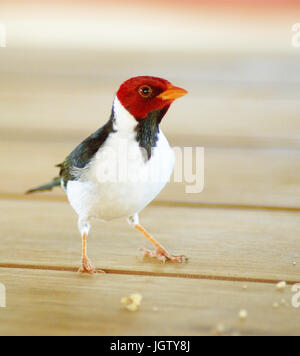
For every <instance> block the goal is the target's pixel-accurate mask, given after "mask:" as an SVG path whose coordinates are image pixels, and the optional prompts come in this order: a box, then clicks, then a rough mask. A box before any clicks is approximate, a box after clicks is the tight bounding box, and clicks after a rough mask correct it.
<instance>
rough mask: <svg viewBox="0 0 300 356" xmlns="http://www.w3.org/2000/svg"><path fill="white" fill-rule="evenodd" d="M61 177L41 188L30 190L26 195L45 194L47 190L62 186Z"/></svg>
mask: <svg viewBox="0 0 300 356" xmlns="http://www.w3.org/2000/svg"><path fill="white" fill-rule="evenodd" d="M60 180H61V178H60V177H57V178H54V179H53V181H52V182H50V183H47V184H44V185H41V186H40V187H37V188H33V189H30V190H28V191H27V192H26V193H25V194H31V193H36V192H44V191H46V190H52V188H54V187H58V186H59V185H60Z"/></svg>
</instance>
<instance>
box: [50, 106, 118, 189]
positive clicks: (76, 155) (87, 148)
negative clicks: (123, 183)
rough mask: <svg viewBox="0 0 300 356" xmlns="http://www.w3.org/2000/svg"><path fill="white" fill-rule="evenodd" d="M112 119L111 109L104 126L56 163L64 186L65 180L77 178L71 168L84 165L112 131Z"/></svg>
mask: <svg viewBox="0 0 300 356" xmlns="http://www.w3.org/2000/svg"><path fill="white" fill-rule="evenodd" d="M113 121H114V114H113V111H112V113H111V116H110V119H109V121H108V122H107V123H106V124H105V125H104V126H102V127H101V128H100V129H99V130H97V131H96V132H94V133H93V134H92V135H91V136H89V137H88V138H86V139H85V140H84V141H83V142H81V143H80V144H79V145H78V146H77V147H76V148H75V149H74V150H73V151H72V152H71V153H70V154H69V156H68V157H67V158H66V159H65V161H64V162H63V163H61V164H59V165H57V167H59V168H60V172H59V175H60V177H61V178H62V179H63V182H64V186H66V183H67V181H69V180H76V179H77V178H78V177H76V176H74V175H73V174H72V168H84V167H86V166H87V165H88V164H89V162H90V161H91V159H92V158H93V157H94V155H95V154H96V153H97V152H98V150H99V148H100V147H101V146H102V145H103V143H104V142H105V140H106V139H107V137H108V136H109V135H110V134H111V133H112V132H114V129H113Z"/></svg>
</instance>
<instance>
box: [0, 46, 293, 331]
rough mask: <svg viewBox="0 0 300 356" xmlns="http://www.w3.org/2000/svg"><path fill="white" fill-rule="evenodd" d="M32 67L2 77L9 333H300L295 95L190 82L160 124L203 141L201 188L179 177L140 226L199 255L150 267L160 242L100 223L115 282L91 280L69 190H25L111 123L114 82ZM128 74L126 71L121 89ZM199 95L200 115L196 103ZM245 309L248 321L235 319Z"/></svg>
mask: <svg viewBox="0 0 300 356" xmlns="http://www.w3.org/2000/svg"><path fill="white" fill-rule="evenodd" d="M5 56H7V58H4V59H3V58H2V61H3V65H4V67H2V68H4V70H7V68H9V66H10V65H11V63H10V61H9V58H10V57H9V52H7V53H6V55H5ZM12 56H13V58H15V60H16V61H18V59H17V58H16V57H15V56H14V54H12ZM34 56H35V54H34ZM34 56H33V57H34ZM34 58H35V57H34ZM228 60H229V59H228ZM0 61H1V59H0ZM195 62H196V59H195ZM0 64H1V63H0ZM106 64H107V65H108V63H106ZM44 65H45V66H46V64H44ZM195 65H196V64H195ZM31 68H32V71H33V74H32V75H31V76H30V75H29V74H22V75H20V76H18V75H17V74H12V75H11V76H10V75H9V74H7V73H6V74H5V75H4V74H3V73H2V74H3V78H4V79H3V80H1V81H0V87H1V91H0V100H1V105H0V114H1V119H0V138H1V142H0V163H1V164H0V176H1V180H0V232H1V244H0V283H3V284H4V285H5V286H6V292H7V298H6V299H7V308H6V309H2V308H0V334H1V335H11V334H13V335H20V334H26V335H48V334H50V335H89V334H90V335H137V334H138V335H215V334H217V333H218V331H217V329H218V328H219V329H220V325H223V327H224V331H223V332H222V334H226V335H237V334H240V335H287V334H289V335H299V334H300V308H298V309H296V308H294V307H293V306H292V304H291V299H292V292H291V287H292V285H293V284H295V283H297V282H298V283H300V215H299V213H300V202H299V196H300V181H299V176H300V151H299V148H300V145H299V138H300V126H299V115H300V106H299V98H298V99H297V100H296V98H295V94H294V92H290V91H289V90H286V91H284V88H282V87H281V88H279V87H278V86H274V87H269V86H267V85H262V84H260V83H256V84H255V83H254V84H253V83H252V86H251V87H250V86H249V88H250V89H251V90H250V89H249V90H250V92H244V91H243V90H241V87H239V88H237V87H235V86H234V85H231V86H230V85H229V87H230V88H232V91H231V93H230V94H228V92H226V90H225V85H223V87H222V86H221V87H220V86H215V88H216V91H213V90H212V86H211V87H210V88H211V89H209V90H208V92H205V94H204V87H203V86H202V87H201V85H202V84H199V85H197V83H195V82H193V81H191V82H189V81H188V80H187V81H186V83H185V84H186V85H184V83H183V84H182V86H186V87H187V88H189V85H190V86H191V89H193V88H196V89H195V91H193V90H191V93H190V96H189V97H188V96H187V100H186V101H184V100H182V101H181V102H178V104H177V103H176V104H175V105H174V108H172V110H171V111H170V113H169V115H168V117H167V118H166V122H165V123H164V130H165V132H166V134H167V135H168V132H169V131H170V135H168V136H170V141H171V143H172V144H173V145H179V146H182V147H183V146H195V145H200V146H205V189H204V191H203V192H202V193H201V194H185V191H184V185H183V184H175V183H170V184H169V185H168V187H166V189H165V190H164V191H163V192H162V193H161V194H160V196H159V197H158V198H157V199H156V200H155V202H154V203H153V204H151V205H150V206H149V207H147V208H146V209H145V210H144V211H143V212H142V214H141V221H142V223H143V224H144V225H145V227H146V228H147V229H148V230H149V231H151V232H152V234H154V235H155V236H156V237H157V238H158V239H159V241H160V242H161V243H163V244H164V245H165V246H166V247H168V249H169V250H170V251H172V253H174V254H182V253H184V254H186V255H188V256H189V257H190V261H189V262H188V263H187V264H184V265H172V264H170V263H166V264H165V265H162V264H160V263H158V262H155V261H152V260H149V259H143V258H142V257H141V256H140V255H139V252H138V248H139V247H150V246H149V245H148V243H147V241H146V240H143V238H142V237H141V236H140V235H139V234H138V233H137V232H136V231H134V230H133V229H132V228H130V227H129V226H128V225H127V223H126V221H124V220H117V221H114V222H111V223H101V222H98V221H95V222H94V223H93V229H92V232H91V235H90V238H89V241H88V248H89V255H90V258H91V259H92V260H93V262H94V264H95V265H97V267H98V268H101V269H104V270H105V271H106V272H107V274H106V275H95V276H82V275H79V274H78V273H76V270H77V268H78V264H79V260H80V252H81V241H80V236H79V234H78V232H77V226H76V215H75V213H74V212H73V210H72V209H71V207H70V206H69V205H68V203H67V201H66V198H65V197H64V195H63V194H62V192H61V191H60V190H59V189H57V190H55V191H54V192H52V193H45V194H41V195H35V196H29V197H28V196H25V195H24V194H23V193H24V191H25V190H26V189H28V188H31V187H33V186H35V185H38V184H39V183H45V182H47V180H48V179H49V178H50V179H51V178H52V177H54V176H55V175H56V174H57V171H56V169H55V168H54V165H55V164H57V163H60V162H61V161H62V160H63V159H64V158H65V156H66V155H67V154H68V153H69V152H70V150H71V149H72V148H73V147H74V146H75V145H76V144H77V143H78V142H79V141H80V140H81V139H83V138H84V137H85V136H86V135H87V134H88V133H89V132H91V131H93V130H95V129H96V128H97V127H98V126H100V125H101V124H102V123H103V122H104V118H103V115H104V113H107V112H108V111H109V106H110V104H111V99H112V93H113V90H114V89H115V88H114V87H112V86H111V85H108V84H106V82H105V81H104V84H103V86H102V87H101V86H100V84H99V83H100V82H101V80H102V79H101V80H100V79H99V78H98V79H99V80H98V79H97V80H96V79H95V78H94V77H92V76H89V75H88V76H86V77H83V76H82V77H80V76H78V77H76V76H74V77H71V76H60V75H59V74H56V76H55V75H54V74H53V75H51V73H50V74H49V75H44V76H43V75H42V74H41V73H35V74H34V68H33V67H31ZM38 70H39V68H37V69H36V71H37V72H38ZM20 71H22V68H21V69H20ZM51 71H54V69H53V68H51V69H50V72H51ZM125 72H126V71H125ZM56 73H59V69H57V71H56ZM174 73H175V72H174ZM2 74H1V75H2ZM122 74H123V73H122ZM77 75H78V73H77ZM83 78H85V79H83ZM104 78H105V77H104ZM123 79H125V78H123ZM175 79H176V78H175ZM121 80H122V75H121V74H118V73H117V74H116V77H115V78H114V79H113V81H114V82H115V83H114V84H115V85H117V83H118V81H121ZM106 81H108V80H107V79H106ZM174 81H175V82H176V80H174ZM180 81H181V79H180V78H178V80H177V82H179V83H178V84H180ZM295 85H296V84H295ZM77 86H78V87H77ZM244 87H246V84H245V85H244ZM287 87H288V86H287ZM199 88H200V89H199ZM282 92H284V93H285V95H283V96H284V99H281V97H282ZM258 93H265V97H264V98H262V97H261V96H260V94H258ZM199 97H201V98H202V99H201V100H202V101H201V104H202V105H201V110H200V111H201V112H199V113H198V114H197V113H195V111H194V110H191V107H195V105H197V102H198V99H199ZM212 100H214V101H215V104H213V103H212ZM218 103H220V105H219V104H218ZM215 106H217V108H216V109H215V110H214V108H215ZM224 108H226V110H225V109H224ZM101 110H102V111H101ZM224 110H225V111H224ZM182 115H186V117H187V121H186V122H185V123H186V125H182V121H180V120H182V119H181V118H182V117H183V116H182ZM206 115H207V117H208V119H207V120H206V119H205V118H206ZM221 115H223V117H222V120H221ZM99 117H101V120H99ZM69 120H70V121H69ZM172 120H174V122H173V123H172V122H171V121H172ZM168 121H169V122H168ZM69 122H71V123H72V125H71V129H70V130H68V129H69ZM196 122H197V123H196ZM181 128H182V131H181ZM282 280H284V281H286V282H287V288H286V290H285V291H284V292H282V293H280V292H278V291H276V283H277V282H279V281H282ZM133 293H140V294H142V295H143V301H142V305H141V308H140V310H139V311H137V312H135V313H130V312H128V311H127V310H124V308H123V307H122V305H121V302H120V301H121V298H122V297H124V296H127V295H130V294H133ZM274 303H278V304H279V307H278V308H274V306H273V304H274ZM241 309H246V310H247V311H248V318H247V320H244V321H241V320H240V319H239V315H238V314H239V311H240V310H241Z"/></svg>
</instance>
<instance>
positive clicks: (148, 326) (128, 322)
mask: <svg viewBox="0 0 300 356" xmlns="http://www.w3.org/2000/svg"><path fill="white" fill-rule="evenodd" d="M0 281H1V282H2V283H4V284H5V286H6V289H7V308H6V309H0V335H214V334H215V333H216V328H217V326H218V325H219V324H222V325H223V326H224V333H223V334H224V335H231V334H237V333H238V334H240V335H299V333H300V329H299V322H300V314H299V310H297V309H295V308H293V307H292V306H291V305H290V301H291V297H292V293H291V291H290V290H289V289H288V290H286V291H285V292H284V293H282V294H281V293H278V292H276V291H275V288H274V286H272V285H268V284H256V283H251V284H250V285H248V289H247V290H243V283H233V282H222V281H218V282H216V281H195V280H180V283H178V281H174V279H173V278H158V277H143V276H114V275H110V274H107V275H101V276H100V275H99V276H80V275H77V274H75V273H68V272H55V271H52V272H49V271H48V272H47V273H45V272H43V271H32V270H22V269H20V270H10V269H0ZM158 291H159V293H158ZM132 293H140V294H141V295H142V296H143V301H142V304H141V307H140V310H139V311H137V312H135V313H130V312H128V311H127V310H124V309H123V307H122V305H121V303H120V301H121V298H122V297H124V296H127V295H130V294H132ZM282 298H285V300H286V302H287V303H288V305H287V306H281V307H280V308H278V309H274V308H273V307H272V305H273V303H274V302H280V300H281V299H282ZM153 308H157V309H158V311H153ZM241 309H246V310H247V311H248V314H249V316H248V318H247V320H245V321H241V320H239V317H238V313H239V311H240V310H241Z"/></svg>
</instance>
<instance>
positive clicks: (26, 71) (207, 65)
mask: <svg viewBox="0 0 300 356" xmlns="http://www.w3.org/2000/svg"><path fill="white" fill-rule="evenodd" d="M24 55H25V58H26V60H25V61H24V60H23V57H24ZM120 55H121V56H122V67H121V68H119V64H118V61H119V57H120ZM170 57H171V59H170ZM153 58H155V60H153ZM170 62H172V66H170ZM237 63H239V64H238V65H237ZM270 63H271V64H272V68H273V70H270V68H269V67H270ZM158 66H159V68H160V71H159V75H161V76H163V77H166V78H169V79H170V80H172V81H173V82H174V83H176V84H178V85H180V86H182V87H185V88H186V89H188V90H189V95H187V96H186V97H185V98H183V99H181V100H179V101H178V102H176V103H175V104H174V107H172V109H171V110H170V113H169V114H168V117H166V120H164V122H163V128H164V129H165V131H166V132H167V133H168V135H169V136H170V137H173V138H174V139H176V140H179V139H180V138H181V137H182V136H185V137H189V136H193V137H194V139H193V141H194V142H195V141H196V140H197V138H200V137H203V140H206V141H209V142H210V143H211V144H213V145H220V143H222V142H225V143H226V142H228V140H230V139H231V140H232V141H236V140H237V141H238V142H239V143H240V144H241V145H244V144H246V145H249V144H250V145H251V142H253V143H252V144H255V145H258V146H264V145H265V144H266V143H268V141H269V140H270V139H271V140H272V141H273V146H275V147H281V146H280V145H281V144H284V145H287V146H288V147H293V146H294V147H297V148H299V141H300V124H299V119H298V118H299V113H300V104H299V94H298V93H299V89H300V85H299V83H298V82H297V80H296V79H295V73H299V61H298V56H297V53H296V52H295V56H293V55H289V56H284V55H278V57H276V58H275V56H267V55H261V54H260V55H259V54H257V57H256V58H251V60H250V59H249V58H248V56H247V55H242V54H237V55H232V54H228V55H224V54H223V55H222V56H220V57H219V56H216V55H212V54H203V53H192V54H191V53H187V54H184V53H173V54H170V53H157V54H156V56H151V60H149V58H148V53H147V52H128V53H127V52H125V53H124V52H122V53H121V54H120V53H118V52H109V51H108V52H103V51H101V52H96V51H92V52H89V51H86V52H84V53H82V52H80V51H73V52H72V53H70V52H68V51H55V50H53V51H46V50H45V51H38V50H36V51H34V50H32V51H30V50H29V51H27V52H26V54H24V53H23V52H22V51H19V52H18V50H16V49H14V50H13V49H9V48H8V49H6V50H5V51H2V52H1V58H0V73H1V83H0V102H1V106H0V135H1V130H2V131H3V132H5V131H9V132H10V133H11V134H13V132H14V131H18V130H30V131H31V132H32V131H39V130H45V131H46V132H48V135H49V137H52V138H55V135H56V133H57V132H63V133H64V137H68V136H69V135H70V136H73V137H74V136H76V137H77V138H80V137H81V134H83V136H87V135H88V134H89V133H91V132H93V131H95V130H96V129H97V128H98V127H99V126H101V125H102V124H103V123H104V122H105V121H106V120H107V118H108V117H109V115H110V109H111V104H112V100H113V96H114V93H115V92H116V90H117V89H118V87H119V85H120V83H121V82H122V81H124V80H125V79H127V78H129V77H131V76H132V75H133V72H132V68H133V67H134V68H135V70H136V74H138V73H142V72H145V71H147V72H148V73H158V72H157V68H158ZM179 73H180V74H179ZM282 73H284V76H283V74H282ZM16 103H17V105H16ZM29 137H30V136H29ZM200 143H201V142H199V141H198V142H197V144H200Z"/></svg>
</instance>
